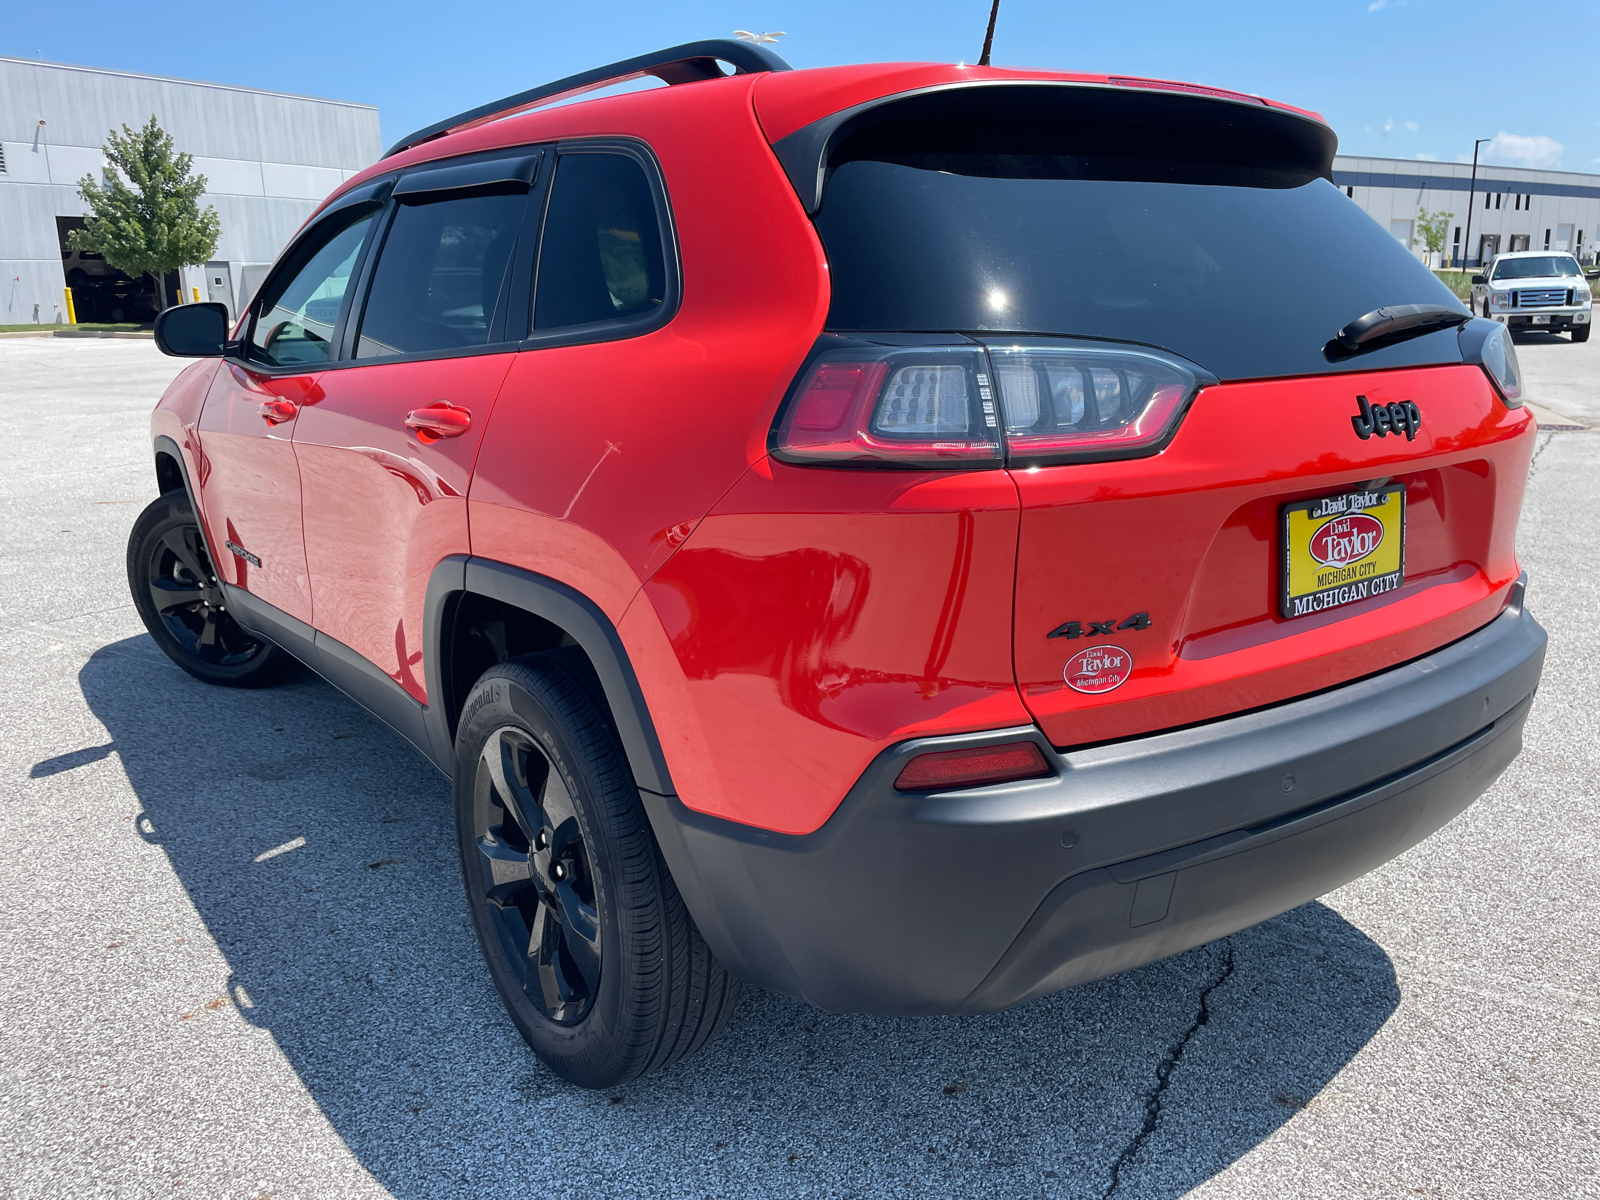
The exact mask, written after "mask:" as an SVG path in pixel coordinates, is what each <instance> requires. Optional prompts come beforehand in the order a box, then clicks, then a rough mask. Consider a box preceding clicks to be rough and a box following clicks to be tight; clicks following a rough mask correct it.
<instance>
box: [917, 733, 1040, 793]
mask: <svg viewBox="0 0 1600 1200" xmlns="http://www.w3.org/2000/svg"><path fill="white" fill-rule="evenodd" d="M1048 774H1050V764H1049V763H1047V762H1046V761H1045V758H1044V753H1043V752H1042V751H1041V750H1040V749H1039V747H1038V746H1036V745H1035V744H1034V743H1032V742H1008V743H1007V744H1006V745H1003V746H980V747H977V748H974V749H971V750H937V751H935V752H933V753H932V754H919V755H917V757H915V758H913V759H912V760H911V761H910V762H908V763H907V764H906V765H905V767H904V768H903V769H902V770H901V772H900V774H899V776H898V777H897V778H896V779H895V781H894V786H895V788H896V789H898V790H899V791H902V792H921V791H931V790H933V789H935V788H960V787H979V786H981V785H983V784H986V783H1010V782H1012V781H1013V780H1017V779H1036V778H1038V777H1039V776H1041V775H1048Z"/></svg>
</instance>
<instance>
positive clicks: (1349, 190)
mask: <svg viewBox="0 0 1600 1200" xmlns="http://www.w3.org/2000/svg"><path fill="white" fill-rule="evenodd" d="M4 165H5V164H4V162H3V161H0V167H3V166H4ZM1344 194H1345V195H1346V196H1349V197H1350V199H1352V200H1354V199H1355V198H1356V189H1355V188H1353V187H1347V188H1345V190H1344Z"/></svg>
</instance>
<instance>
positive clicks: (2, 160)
mask: <svg viewBox="0 0 1600 1200" xmlns="http://www.w3.org/2000/svg"><path fill="white" fill-rule="evenodd" d="M5 173H6V148H5V144H4V143H3V142H0V175H4V174H5Z"/></svg>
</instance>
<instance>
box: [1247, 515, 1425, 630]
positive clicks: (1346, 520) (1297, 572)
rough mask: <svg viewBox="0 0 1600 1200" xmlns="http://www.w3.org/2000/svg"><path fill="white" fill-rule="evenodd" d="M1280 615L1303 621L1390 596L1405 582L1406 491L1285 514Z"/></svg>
mask: <svg viewBox="0 0 1600 1200" xmlns="http://www.w3.org/2000/svg"><path fill="white" fill-rule="evenodd" d="M1282 553H1283V577H1282V587H1281V590H1280V600H1279V605H1278V611H1279V612H1280V613H1282V614H1283V615H1284V616H1285V617H1306V616H1310V615H1311V614H1312V613H1318V612H1325V611H1326V610H1328V609H1330V608H1339V607H1340V606H1342V605H1345V604H1355V603H1357V602H1359V601H1362V600H1368V599H1371V598H1372V597H1373V596H1381V595H1383V594H1384V593H1385V592H1392V591H1394V590H1395V589H1396V588H1397V587H1399V586H1400V584H1401V583H1402V582H1403V581H1404V579H1405V564H1406V489H1405V487H1404V486H1403V485H1401V484H1398V483H1391V484H1388V485H1386V486H1384V487H1380V488H1372V489H1370V490H1364V491H1359V492H1342V493H1340V494H1339V495H1337V496H1321V497H1318V498H1317V499H1315V500H1301V501H1298V502H1297V503H1294V504H1286V505H1284V506H1283V551H1282Z"/></svg>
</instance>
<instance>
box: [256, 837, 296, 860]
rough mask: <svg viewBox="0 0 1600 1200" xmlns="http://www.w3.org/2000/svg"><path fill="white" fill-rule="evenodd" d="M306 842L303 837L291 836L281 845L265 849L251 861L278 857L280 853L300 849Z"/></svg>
mask: <svg viewBox="0 0 1600 1200" xmlns="http://www.w3.org/2000/svg"><path fill="white" fill-rule="evenodd" d="M305 844H306V840H305V838H303V837H297V838H291V839H290V840H289V841H287V842H285V843H284V844H283V845H281V846H274V847H273V848H272V849H271V850H263V851H262V852H261V853H260V854H258V855H256V856H255V858H253V859H251V860H250V861H252V862H266V861H267V859H269V858H277V857H278V855H280V854H287V853H289V851H291V850H298V849H300V847H301V846H304V845H305Z"/></svg>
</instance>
